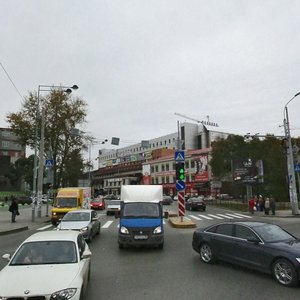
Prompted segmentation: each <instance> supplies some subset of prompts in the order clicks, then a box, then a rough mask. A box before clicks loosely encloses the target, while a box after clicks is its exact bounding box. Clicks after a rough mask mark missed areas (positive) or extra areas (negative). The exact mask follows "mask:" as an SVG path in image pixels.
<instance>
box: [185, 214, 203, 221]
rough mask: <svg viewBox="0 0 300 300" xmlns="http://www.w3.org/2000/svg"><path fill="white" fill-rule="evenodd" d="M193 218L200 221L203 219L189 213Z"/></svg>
mask: <svg viewBox="0 0 300 300" xmlns="http://www.w3.org/2000/svg"><path fill="white" fill-rule="evenodd" d="M189 216H190V217H191V218H193V219H195V220H198V221H201V220H202V219H200V218H198V217H196V216H193V215H189ZM187 219H188V218H187Z"/></svg>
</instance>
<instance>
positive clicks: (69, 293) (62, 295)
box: [50, 288, 77, 300]
mask: <svg viewBox="0 0 300 300" xmlns="http://www.w3.org/2000/svg"><path fill="white" fill-rule="evenodd" d="M76 291H77V289H75V288H69V289H65V290H61V291H57V292H55V293H53V294H52V295H51V298H50V300H55V299H57V300H58V299H71V298H72V297H73V296H74V295H75V294H76Z"/></svg>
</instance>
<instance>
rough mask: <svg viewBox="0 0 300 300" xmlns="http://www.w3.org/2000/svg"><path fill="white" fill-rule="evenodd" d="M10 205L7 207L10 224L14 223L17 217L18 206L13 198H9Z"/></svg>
mask: <svg viewBox="0 0 300 300" xmlns="http://www.w3.org/2000/svg"><path fill="white" fill-rule="evenodd" d="M11 199H12V200H11V204H10V206H9V209H8V210H9V211H10V212H11V222H12V223H15V222H16V216H18V215H19V206H18V202H17V201H16V199H15V197H12V198H11Z"/></svg>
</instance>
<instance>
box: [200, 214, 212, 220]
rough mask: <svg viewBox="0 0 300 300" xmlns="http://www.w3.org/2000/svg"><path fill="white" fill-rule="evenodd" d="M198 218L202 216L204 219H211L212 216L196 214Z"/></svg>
mask: <svg viewBox="0 0 300 300" xmlns="http://www.w3.org/2000/svg"><path fill="white" fill-rule="evenodd" d="M198 216H199V217H200V218H204V219H207V220H213V218H211V217H208V216H204V215H198Z"/></svg>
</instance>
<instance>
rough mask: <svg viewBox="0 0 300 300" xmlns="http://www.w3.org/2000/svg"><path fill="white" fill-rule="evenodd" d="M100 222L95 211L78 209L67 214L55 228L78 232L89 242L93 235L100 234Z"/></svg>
mask: <svg viewBox="0 0 300 300" xmlns="http://www.w3.org/2000/svg"><path fill="white" fill-rule="evenodd" d="M100 229H101V222H100V220H99V216H98V214H97V212H96V211H94V210H92V209H78V210H71V211H69V212H67V213H66V214H65V215H64V217H63V218H62V219H61V222H60V223H59V224H58V226H57V230H78V231H80V232H81V233H82V235H83V237H84V238H85V239H86V240H87V241H88V242H91V241H92V239H93V238H94V236H95V235H98V234H100Z"/></svg>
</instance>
